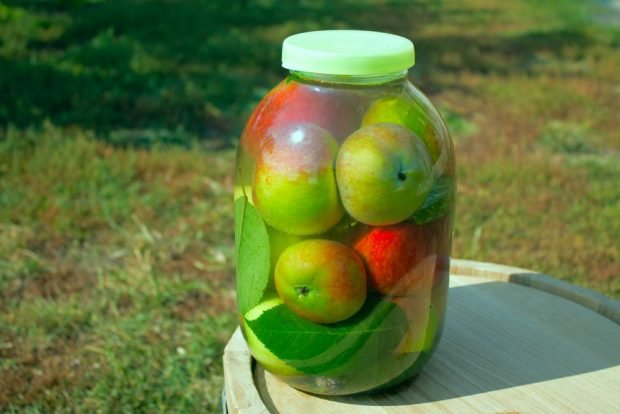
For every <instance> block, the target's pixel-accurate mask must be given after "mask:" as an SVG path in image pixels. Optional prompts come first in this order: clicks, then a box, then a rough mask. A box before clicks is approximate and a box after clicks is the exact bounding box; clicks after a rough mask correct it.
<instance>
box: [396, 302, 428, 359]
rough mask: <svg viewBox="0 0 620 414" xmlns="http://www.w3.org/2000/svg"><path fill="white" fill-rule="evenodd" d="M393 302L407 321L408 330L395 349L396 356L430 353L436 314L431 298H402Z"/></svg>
mask: <svg viewBox="0 0 620 414" xmlns="http://www.w3.org/2000/svg"><path fill="white" fill-rule="evenodd" d="M394 302H395V303H396V304H397V305H398V306H400V308H401V309H402V310H403V312H404V313H405V315H406V316H407V320H408V321H409V329H408V330H407V332H406V333H405V337H404V338H403V339H402V341H401V342H400V344H399V345H398V347H397V348H396V354H406V353H419V352H424V351H430V350H431V349H432V348H433V344H434V342H435V336H436V333H437V314H436V312H435V310H434V308H433V306H432V304H431V297H430V296H429V295H418V296H404V297H398V298H395V299H394Z"/></svg>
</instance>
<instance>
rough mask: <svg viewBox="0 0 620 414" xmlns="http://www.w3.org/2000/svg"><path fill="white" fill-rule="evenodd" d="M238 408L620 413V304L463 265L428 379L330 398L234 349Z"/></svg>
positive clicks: (532, 278)
mask: <svg viewBox="0 0 620 414" xmlns="http://www.w3.org/2000/svg"><path fill="white" fill-rule="evenodd" d="M224 377H225V392H226V403H227V406H228V412H229V413H230V414H237V413H240V414H241V413H243V414H247V413H268V412H270V413H283V414H288V413H303V414H306V413H308V414H313V413H325V414H337V413H342V414H346V413H355V414H371V413H373V414H376V413H385V414H387V413H585V412H588V413H590V412H592V413H619V412H620V302H618V301H614V300H612V299H609V298H606V297H604V296H602V295H600V294H597V293H594V292H591V291H589V290H586V289H583V288H580V287H577V286H574V285H571V284H568V283H566V282H562V281H560V280H557V279H554V278H552V277H549V276H545V275H541V274H539V273H535V272H532V271H528V270H525V269H519V268H515V267H510V266H502V265H495V264H489V263H481V262H473V261H466V260H454V261H453V262H452V265H451V278H450V290H449V298H448V312H447V316H446V326H445V328H444V334H443V337H442V339H441V342H440V345H439V347H438V348H437V351H436V352H435V354H434V355H433V357H432V358H431V360H430V361H429V363H428V364H427V365H426V366H425V368H424V369H423V371H422V373H421V374H420V375H419V376H418V377H417V378H416V379H414V380H413V381H410V382H407V383H405V384H403V385H401V386H399V387H397V388H395V389H392V390H389V391H387V392H381V393H375V394H370V395H356V396H346V397H322V396H315V395H311V394H307V393H304V392H301V391H298V390H295V389H293V388H291V387H289V386H287V385H286V384H283V383H281V382H280V381H278V380H277V379H276V378H275V377H273V376H272V375H271V374H269V373H268V372H266V371H264V370H263V369H262V368H261V367H260V366H258V365H257V364H255V363H253V361H252V358H251V355H250V353H249V350H248V348H247V344H246V343H245V340H244V339H243V336H242V335H241V332H240V331H239V330H237V331H236V332H235V334H234V335H233V337H232V338H231V340H230V342H229V343H228V345H227V346H226V349H225V352H224Z"/></svg>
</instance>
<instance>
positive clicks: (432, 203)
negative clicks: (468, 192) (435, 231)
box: [411, 176, 456, 224]
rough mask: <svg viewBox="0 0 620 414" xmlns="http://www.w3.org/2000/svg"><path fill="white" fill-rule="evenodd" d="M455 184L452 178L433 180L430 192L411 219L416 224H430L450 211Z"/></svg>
mask: <svg viewBox="0 0 620 414" xmlns="http://www.w3.org/2000/svg"><path fill="white" fill-rule="evenodd" d="M455 191H456V182H455V180H454V177H450V176H444V177H439V178H437V179H436V180H435V183H434V184H433V186H432V187H431V191H430V193H429V194H428V196H427V197H426V200H424V203H422V206H421V207H420V208H418V209H417V210H416V212H415V213H413V216H412V217H411V219H412V220H413V221H414V222H416V223H417V224H425V223H430V222H431V221H435V220H437V219H438V218H440V217H442V216H443V215H445V214H446V213H448V212H449V211H450V208H451V206H452V204H453V203H454V193H455Z"/></svg>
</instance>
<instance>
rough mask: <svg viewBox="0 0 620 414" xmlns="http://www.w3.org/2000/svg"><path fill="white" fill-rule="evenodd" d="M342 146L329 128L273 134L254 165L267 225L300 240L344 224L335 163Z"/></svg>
mask: <svg viewBox="0 0 620 414" xmlns="http://www.w3.org/2000/svg"><path fill="white" fill-rule="evenodd" d="M337 152H338V144H337V143H336V140H335V139H334V137H333V136H332V135H331V134H330V133H329V132H328V131H326V130H325V129H323V128H321V127H319V126H316V125H314V124H295V125H290V126H287V127H283V128H281V129H278V130H274V131H271V132H270V133H269V135H268V136H266V137H265V138H264V143H263V148H262V153H261V156H260V158H259V159H258V160H257V161H256V167H255V169H254V179H253V185H252V195H253V201H254V206H255V207H256V209H257V210H258V212H259V213H260V215H261V217H262V218H263V219H264V220H265V222H267V224H269V225H271V226H272V227H275V228H276V229H278V230H281V231H283V232H286V233H290V234H295V235H299V236H303V235H310V234H320V233H323V232H324V231H327V230H328V229H330V228H331V227H332V226H334V225H335V224H336V223H338V222H339V221H340V219H341V218H342V216H343V214H344V209H343V208H342V205H341V204H340V199H339V197H338V189H337V187H336V177H335V174H334V160H335V157H336V153H337Z"/></svg>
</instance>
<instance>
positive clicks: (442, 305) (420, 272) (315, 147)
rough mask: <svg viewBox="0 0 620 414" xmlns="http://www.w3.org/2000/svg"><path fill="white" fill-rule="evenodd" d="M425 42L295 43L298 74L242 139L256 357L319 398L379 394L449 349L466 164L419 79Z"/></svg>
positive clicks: (243, 223)
mask: <svg viewBox="0 0 620 414" xmlns="http://www.w3.org/2000/svg"><path fill="white" fill-rule="evenodd" d="M413 62H414V49H413V44H412V43H411V42H410V41H409V40H407V39H404V38H402V37H399V36H394V35H390V34H385V33H377V32H366V31H320V32H309V33H302V34H298V35H295V36H291V37H289V38H288V39H286V40H285V42H284V46H283V66H284V67H285V68H287V69H289V70H290V75H288V76H287V77H286V79H284V80H283V81H282V82H281V83H280V84H278V85H277V86H276V87H275V88H274V89H273V90H271V91H270V92H269V93H268V94H267V95H266V96H265V97H264V99H263V100H262V101H261V102H260V103H259V104H258V106H257V108H256V109H255V111H254V112H253V114H252V115H251V117H250V119H249V120H248V122H247V124H246V127H245V129H244V132H243V135H242V137H241V140H240V145H239V148H238V153H237V163H236V182H235V214H236V216H235V235H236V249H237V301H238V308H239V318H240V322H241V326H242V331H243V334H244V336H245V338H246V340H247V342H248V345H249V348H250V351H251V352H252V355H253V356H254V358H255V359H256V360H257V361H258V363H260V364H261V365H262V366H263V367H264V368H265V369H266V370H268V371H269V372H271V373H272V374H274V375H276V376H278V377H279V378H280V379H281V380H282V381H285V382H286V383H288V384H290V385H291V386H293V387H295V388H299V389H302V390H305V391H308V392H312V393H317V394H326V395H342V394H352V393H359V392H366V391H371V390H377V389H383V388H386V387H389V386H391V385H395V384H398V383H400V382H402V381H404V380H406V379H408V378H411V377H413V376H414V375H416V374H417V373H418V372H419V371H420V369H421V368H422V366H423V365H424V364H425V363H426V361H428V359H429V357H430V356H431V354H432V353H433V351H434V349H435V348H436V347H437V343H438V341H439V338H440V335H441V331H442V326H443V321H444V315H445V311H446V295H447V291H448V275H449V267H450V259H449V255H450V249H451V242H452V236H451V235H452V221H453V213H454V192H455V171H454V154H453V147H452V144H451V141H450V137H449V134H448V131H447V129H446V127H445V124H444V122H443V121H442V119H441V117H440V115H439V113H438V112H437V110H436V109H435V108H434V107H433V105H432V104H431V103H430V102H429V100H428V99H427V98H426V97H425V96H424V95H423V94H422V93H421V92H420V91H419V90H418V89H416V88H415V86H413V85H412V84H411V83H410V82H409V80H408V78H407V70H408V68H409V67H411V66H412V65H413Z"/></svg>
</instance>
